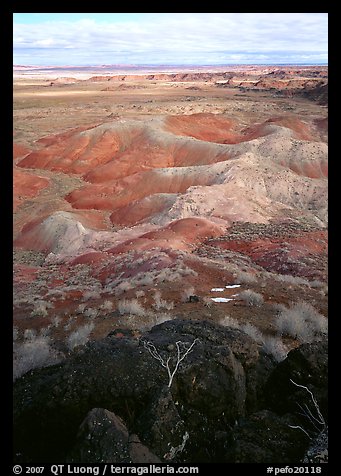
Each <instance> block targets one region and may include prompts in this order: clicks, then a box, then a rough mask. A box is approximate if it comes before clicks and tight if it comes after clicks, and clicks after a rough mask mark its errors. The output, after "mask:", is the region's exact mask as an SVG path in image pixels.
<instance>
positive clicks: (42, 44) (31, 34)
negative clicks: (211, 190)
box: [13, 13, 328, 65]
mask: <svg viewBox="0 0 341 476" xmlns="http://www.w3.org/2000/svg"><path fill="white" fill-rule="evenodd" d="M13 31H14V37H13V48H14V49H13V62H14V64H22V65H98V64H155V65H157V64H169V65H171V64H188V65H190V64H197V65H200V64H208V65H214V64H283V63H291V64H300V63H304V64H325V63H327V62H328V43H327V41H328V14H327V13H15V14H14V15H13Z"/></svg>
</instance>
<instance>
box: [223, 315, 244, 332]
mask: <svg viewBox="0 0 341 476" xmlns="http://www.w3.org/2000/svg"><path fill="white" fill-rule="evenodd" d="M219 324H220V325H221V326H225V327H233V328H235V329H240V325H239V323H238V322H237V321H236V320H235V319H233V318H232V317H230V316H225V317H223V318H222V319H220V321H219Z"/></svg>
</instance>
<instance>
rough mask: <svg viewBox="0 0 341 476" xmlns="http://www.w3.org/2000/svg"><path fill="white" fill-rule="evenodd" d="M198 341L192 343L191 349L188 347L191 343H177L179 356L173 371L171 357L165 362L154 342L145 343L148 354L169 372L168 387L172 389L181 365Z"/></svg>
mask: <svg viewBox="0 0 341 476" xmlns="http://www.w3.org/2000/svg"><path fill="white" fill-rule="evenodd" d="M197 341H199V339H198V338H196V339H194V341H193V342H192V344H191V345H190V346H189V347H188V345H189V342H182V341H180V340H179V341H177V342H176V343H175V345H176V350H177V356H176V363H175V366H174V368H173V370H172V369H171V365H170V361H171V357H170V356H169V357H168V359H167V360H166V362H165V361H164V359H163V357H162V356H161V355H160V353H159V351H158V350H157V349H156V347H155V345H154V344H153V343H152V342H149V341H143V345H144V348H145V349H147V350H148V352H149V353H150V355H151V356H152V357H153V358H154V359H156V360H158V361H159V362H160V364H161V365H162V367H164V368H165V369H166V370H167V373H168V378H169V381H168V387H170V386H171V385H172V382H173V378H174V375H175V374H176V372H177V371H178V369H179V365H180V363H181V362H182V361H183V360H184V359H185V358H186V357H187V355H188V354H189V353H190V352H192V350H193V347H194V345H195V343H196V342H197ZM181 347H182V349H181Z"/></svg>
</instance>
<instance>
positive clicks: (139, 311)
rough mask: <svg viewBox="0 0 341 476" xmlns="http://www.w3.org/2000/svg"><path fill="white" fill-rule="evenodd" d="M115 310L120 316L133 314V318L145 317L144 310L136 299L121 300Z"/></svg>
mask: <svg viewBox="0 0 341 476" xmlns="http://www.w3.org/2000/svg"><path fill="white" fill-rule="evenodd" d="M117 308H118V312H119V313H120V314H133V315H135V316H144V315H145V309H144V308H143V307H142V306H141V304H140V303H139V302H138V300H137V299H130V300H129V299H122V300H121V301H119V302H118V304H117Z"/></svg>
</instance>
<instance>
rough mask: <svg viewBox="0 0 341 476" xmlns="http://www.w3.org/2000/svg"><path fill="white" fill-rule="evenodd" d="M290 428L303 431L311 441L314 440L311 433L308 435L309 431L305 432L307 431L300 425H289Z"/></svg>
mask: <svg viewBox="0 0 341 476" xmlns="http://www.w3.org/2000/svg"><path fill="white" fill-rule="evenodd" d="M288 426H289V427H290V428H298V429H299V430H302V431H303V433H305V434H306V435H307V437H308V438H309V440H311V439H312V438H311V436H310V435H309V433H308V432H307V431H305V429H304V428H302V427H301V426H299V425H296V426H295V425H288Z"/></svg>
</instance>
